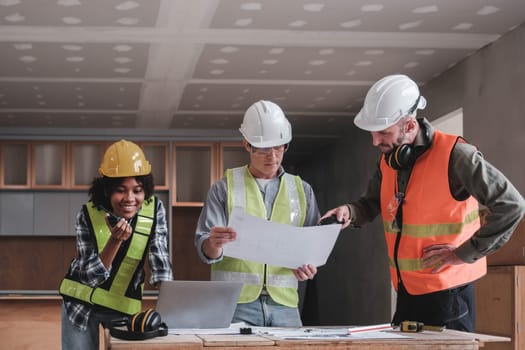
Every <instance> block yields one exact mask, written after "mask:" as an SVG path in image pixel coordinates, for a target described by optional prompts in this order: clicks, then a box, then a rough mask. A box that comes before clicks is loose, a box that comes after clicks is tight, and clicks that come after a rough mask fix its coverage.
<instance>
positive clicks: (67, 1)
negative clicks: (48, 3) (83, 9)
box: [57, 0, 81, 6]
mask: <svg viewBox="0 0 525 350" xmlns="http://www.w3.org/2000/svg"><path fill="white" fill-rule="evenodd" d="M57 5H59V6H80V5H81V3H80V1H79V0H58V1H57Z"/></svg>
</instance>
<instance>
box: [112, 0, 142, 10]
mask: <svg viewBox="0 0 525 350" xmlns="http://www.w3.org/2000/svg"><path fill="white" fill-rule="evenodd" d="M137 7H139V4H138V3H136V2H135V1H125V2H123V3H121V4H118V5H117V6H115V9H117V10H119V11H128V10H133V9H134V8H137Z"/></svg>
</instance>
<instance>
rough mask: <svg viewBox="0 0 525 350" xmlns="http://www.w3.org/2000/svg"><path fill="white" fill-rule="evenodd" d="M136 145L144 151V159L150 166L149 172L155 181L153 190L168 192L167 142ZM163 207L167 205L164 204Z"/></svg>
mask: <svg viewBox="0 0 525 350" xmlns="http://www.w3.org/2000/svg"><path fill="white" fill-rule="evenodd" d="M138 145H139V146H140V147H141V148H142V150H143V151H144V155H145V156H146V159H147V160H148V161H149V162H150V164H151V172H152V174H153V180H154V181H155V190H168V189H169V184H170V182H169V181H168V179H169V172H168V170H169V158H168V143H167V142H139V143H138ZM165 205H168V203H167V202H165Z"/></svg>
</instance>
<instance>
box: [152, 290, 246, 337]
mask: <svg viewBox="0 0 525 350" xmlns="http://www.w3.org/2000/svg"><path fill="white" fill-rule="evenodd" d="M242 286H243V284H242V282H233V281H163V282H162V284H161V287H160V291H159V297H158V300H157V306H156V310H157V311H158V312H159V313H160V315H161V317H162V320H163V321H164V322H165V323H166V324H167V325H168V328H227V327H229V326H230V324H231V321H232V317H233V313H234V312H235V308H236V306H237V301H238V300H239V296H240V294H241V289H242Z"/></svg>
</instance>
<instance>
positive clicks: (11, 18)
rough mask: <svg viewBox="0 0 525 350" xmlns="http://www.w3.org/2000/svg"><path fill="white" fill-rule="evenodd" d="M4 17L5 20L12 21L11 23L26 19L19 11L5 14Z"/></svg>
mask: <svg viewBox="0 0 525 350" xmlns="http://www.w3.org/2000/svg"><path fill="white" fill-rule="evenodd" d="M4 19H5V20H6V21H7V22H12V23H16V22H23V21H25V20H26V18H25V17H24V16H22V15H21V14H19V13H13V14H12V15H9V16H5V17H4Z"/></svg>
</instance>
